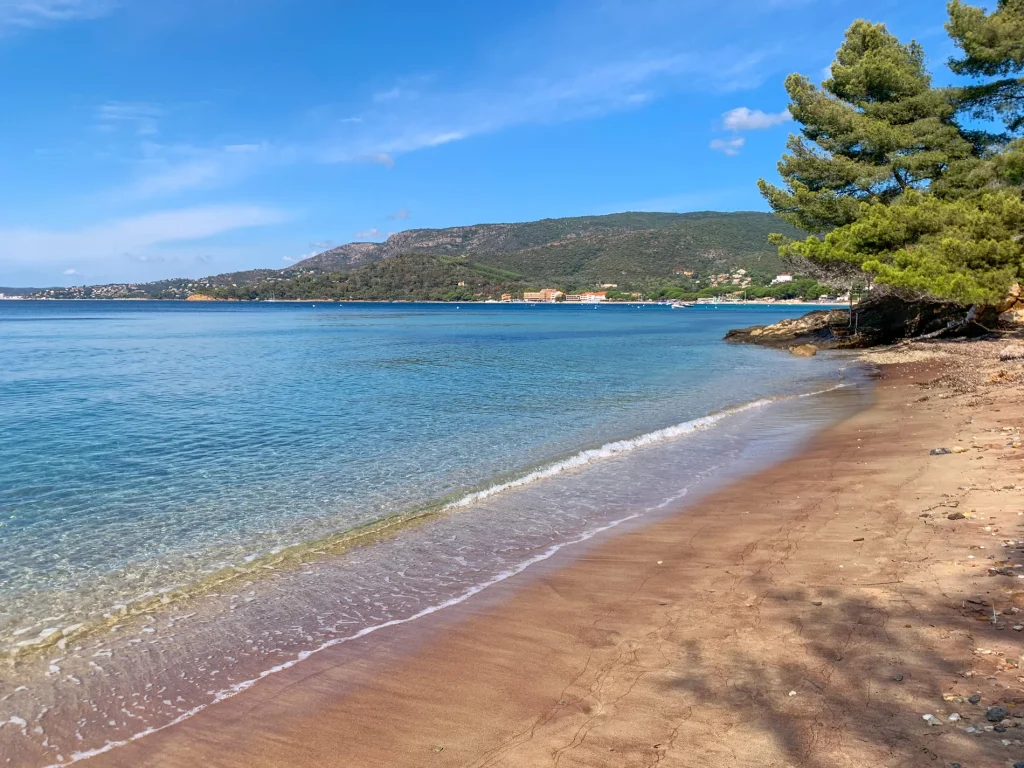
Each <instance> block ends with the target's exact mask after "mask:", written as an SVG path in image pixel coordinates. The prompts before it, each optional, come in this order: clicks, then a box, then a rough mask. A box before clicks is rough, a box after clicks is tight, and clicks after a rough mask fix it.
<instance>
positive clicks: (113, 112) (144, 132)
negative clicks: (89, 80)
mask: <svg viewBox="0 0 1024 768" xmlns="http://www.w3.org/2000/svg"><path fill="white" fill-rule="evenodd" d="M163 112H164V111H163V108H161V107H160V105H159V104H153V103H151V102H148V101H108V102H107V103H106V104H101V105H100V106H99V107H97V108H96V127H97V128H98V129H99V130H101V131H106V132H110V131H115V130H117V129H118V128H120V127H122V126H128V127H130V128H131V129H132V130H134V131H135V133H137V134H139V135H140V136H149V135H152V134H155V133H157V132H158V122H157V121H158V120H159V118H160V117H161V116H162V115H163Z"/></svg>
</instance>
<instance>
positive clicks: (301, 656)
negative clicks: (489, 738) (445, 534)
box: [44, 513, 640, 768]
mask: <svg viewBox="0 0 1024 768" xmlns="http://www.w3.org/2000/svg"><path fill="white" fill-rule="evenodd" d="M638 517H640V513H636V514H632V515H628V516H626V517H623V518H621V519H619V520H615V521H613V522H611V523H608V524H607V525H603V526H601V527H599V528H594V529H593V530H590V531H587V532H586V533H584V534H581V535H580V536H577V537H576V538H575V539H570V540H569V541H564V542H561V543H559V544H553V545H552V546H550V547H548V548H547V549H546V550H544V551H543V552H542V553H540V554H539V555H535V556H534V557H531V558H530V559H529V560H526V561H524V562H522V563H519V564H518V565H517V566H515V567H514V568H509V569H508V570H505V571H502V572H501V573H499V574H497V575H496V576H494V577H493V578H491V579H489V580H487V581H485V582H483V583H482V584H477V585H475V586H472V587H470V588H469V589H467V590H466V591H465V592H463V593H462V594H460V595H458V596H456V597H453V598H451V599H449V600H445V601H444V602H442V603H438V604H437V605H431V606H429V607H427V608H424V609H423V610H421V611H419V612H418V613H414V614H413V615H412V616H407V617H406V618H404V619H392V620H391V621H385V622H383V623H381V624H375V625H373V626H370V627H364V628H363V629H361V630H359V631H358V632H355V633H354V634H351V635H347V636H345V637H335V638H332V639H330V640H327V641H325V642H323V643H321V644H320V645H318V646H317V647H316V648H312V649H310V650H308V651H302V652H301V653H298V654H296V656H295V658H294V659H289V660H288V661H285V662H282V663H281V664H277V665H275V666H273V667H271V668H270V669H266V670H264V671H263V672H260V674H259V675H257V676H256V677H254V678H252V679H250V680H245V681H243V682H241V683H235V684H234V685H232V686H231V687H230V688H225V689H223V690H220V691H218V692H217V693H216V694H215V695H214V697H213V699H212V700H211V701H208V702H207V703H205V704H200V705H199V706H196V707H193V708H192V709H190V710H188V711H187V712H184V713H182V714H181V715H179V716H178V717H176V718H175V719H174V720H172V721H170V722H169V723H165V724H164V725H161V726H154V727H151V728H147V729H145V730H144V731H140V732H139V733H136V734H134V735H133V736H129V737H128V738H127V739H122V740H120V741H110V742H107V743H106V744H104V745H103V746H102V747H96V748H95V749H89V750H84V751H82V752H74V753H72V755H71V757H70V759H68V760H65V761H63V762H60V763H51V764H50V765H47V766H44V768H61V766H65V765H70V764H71V763H77V762H79V761H80V760H87V759H88V758H90V757H95V756H96V755H102V754H104V753H105V752H110V751H111V750H113V749H117V748H118V747H123V746H125V745H127V744H130V743H132V742H133V741H138V740H139V739H142V738H145V737H146V736H151V735H152V734H154V733H157V732H159V731H162V730H164V729H166V728H170V727H171V726H173V725H177V724H178V723H181V722H184V721H185V720H189V719H191V718H193V717H195V716H196V715H198V714H199V713H200V712H202V711H203V710H204V709H207V708H209V707H212V706H213V705H214V704H219V703H220V702H222V701H225V700H226V699H230V698H232V697H234V696H237V695H238V694H240V693H242V692H243V691H247V690H249V689H250V688H252V687H253V686H254V685H256V683H258V682H259V681H260V680H263V679H265V678H267V677H270V676H271V675H276V674H278V673H280V672H284V671H285V670H286V669H291V668H292V667H294V666H295V665H296V664H298V663H300V662H303V661H305V660H306V659H308V658H309V657H310V656H313V655H315V654H317V653H320V652H322V651H326V650H327V649H328V648H333V647H334V646H337V645H341V644H342V643H349V642H352V641H353V640H358V639H360V638H362V637H366V636H367V635H370V634H373V633H374V632H377V631H379V630H381V629H387V628H389V627H396V626H399V625H401V624H408V623H409V622H412V621H416V620H417V619H422V618H423V617H424V616H429V615H430V614H432V613H437V612H438V611H441V610H443V609H445V608H451V607H452V606H455V605H458V604H459V603H464V602H465V601H466V600H468V599H469V598H471V597H473V596H474V595H478V594H480V593H481V592H483V591H484V590H485V589H488V588H489V587H493V586H494V585H495V584H500V583H501V582H503V581H505V580H506V579H510V578H512V577H513V576H516V575H518V574H520V573H522V572H523V571H525V570H526V569H527V568H529V567H530V566H532V565H536V564H537V563H540V562H543V561H545V560H548V559H550V558H551V557H553V556H554V555H555V554H557V553H558V551H559V550H561V549H564V548H565V547H568V546H571V545H573V544H579V543H581V542H584V541H586V540H587V539H592V538H593V537H594V536H597V535H598V534H600V533H604V532H605V531H609V530H611V529H612V528H615V527H617V526H619V525H622V523H625V522H628V521H630V520H634V519H636V518H638Z"/></svg>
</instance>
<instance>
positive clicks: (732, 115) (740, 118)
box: [722, 107, 793, 131]
mask: <svg viewBox="0 0 1024 768" xmlns="http://www.w3.org/2000/svg"><path fill="white" fill-rule="evenodd" d="M792 119H793V117H792V115H790V114H789V110H788V109H784V110H782V111H781V112H762V111H761V110H760V109H749V108H748V107H736V109H730V110H729V111H728V112H726V113H725V114H724V115H722V127H723V128H725V129H726V130H727V131H759V130H762V129H764V128H771V127H772V126H776V125H780V124H782V123H785V122H788V121H789V120H792Z"/></svg>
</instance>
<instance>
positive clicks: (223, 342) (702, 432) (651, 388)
mask: <svg viewBox="0 0 1024 768" xmlns="http://www.w3.org/2000/svg"><path fill="white" fill-rule="evenodd" d="M802 311H803V310H802V309H800V308H794V307H778V308H775V307H772V308H760V307H758V308H751V307H733V308H718V309H714V308H694V309H689V310H685V311H672V310H669V309H668V308H665V307H635V306H634V307H627V306H599V307H596V308H595V307H565V306H543V305H542V306H526V305H465V304H464V305H407V304H343V305H336V304H317V305H316V306H313V305H308V304H270V305H268V304H263V305H250V304H214V305H188V304H177V303H128V302H0V653H7V654H8V655H10V656H11V657H12V658H16V659H17V661H16V663H15V665H14V666H13V668H12V669H14V670H15V672H14V673H13V674H11V675H9V676H6V677H5V678H3V679H2V680H0V755H3V754H10V755H12V756H16V763H22V762H23V763H24V764H26V765H47V764H60V763H63V762H68V761H70V760H72V759H74V758H75V756H76V755H77V756H82V755H85V754H88V753H89V751H90V750H95V749H103V748H105V745H109V744H110V743H113V742H116V741H118V740H123V739H128V738H133V737H135V736H137V735H138V734H140V733H143V732H145V731H146V730H147V729H152V728H158V727H162V726H163V725H166V724H167V723H169V722H172V721H174V720H175V719H180V718H182V717H185V716H188V715H189V714H190V713H192V712H194V711H198V710H199V709H201V708H202V707H204V706H207V705H209V704H210V703H211V702H213V701H216V700H217V699H219V698H223V697H225V696H228V695H231V694H233V693H235V692H237V691H238V690H242V689H244V688H245V687H247V686H248V685H250V684H251V683H252V681H253V680H255V679H258V678H259V676H260V675H261V674H265V673H267V671H268V670H272V669H274V668H278V667H281V666H287V665H290V664H292V663H294V662H295V661H296V660H297V659H301V658H302V657H304V656H305V655H306V654H308V653H309V652H311V651H315V650H316V649H317V648H321V647H326V646H330V645H333V644H337V643H340V642H345V641H346V640H347V639H348V638H351V637H355V636H360V635H362V634H365V633H367V632H372V631H374V629H375V628H377V627H380V626H382V625H388V624H391V623H395V622H404V621H409V620H412V619H414V618H415V617H417V616H419V615H421V614H423V613H424V612H430V611H433V610H436V609H437V608H438V607H441V606H444V605H447V604H450V603H452V602H457V601H459V600H461V599H464V598H465V597H466V596H467V595H470V594H472V593H474V592H475V591H477V590H479V589H480V588H483V587H485V586H486V585H487V584H490V583H493V582H495V581H496V580H500V579H503V578H506V577H507V576H508V575H510V574H514V573H516V572H518V571H520V570H522V569H523V568H524V567H526V566H527V565H528V564H530V563H532V562H536V561H539V560H541V559H544V558H546V557H548V556H550V555H551V554H552V553H553V552H555V551H557V550H558V549H560V548H562V547H565V546H567V545H569V544H572V543H573V542H578V541H582V540H585V539H587V538H589V537H590V536H592V535H594V534H595V533H597V532H599V531H601V530H604V529H607V528H608V527H613V526H615V525H618V524H619V523H621V522H622V521H624V520H631V519H635V518H636V517H638V516H643V515H645V514H648V515H650V514H656V513H657V512H658V510H664V509H668V508H671V507H673V506H675V505H678V503H679V502H680V500H681V499H683V498H684V497H686V496H687V495H688V494H690V495H693V494H695V493H697V492H699V491H700V490H701V489H703V488H707V487H710V486H711V485H712V484H713V483H714V482H717V481H720V480H721V479H722V478H724V477H727V476H731V475H734V474H735V473H737V472H740V471H745V470H748V469H751V468H755V467H756V466H759V465H760V464H763V462H765V461H767V460H770V459H771V458H773V457H777V456H779V455H783V454H784V453H785V452H786V451H788V450H791V449H792V448H793V447H794V446H795V445H797V444H798V443H799V441H800V439H802V438H803V437H805V436H806V435H807V434H808V432H809V431H811V430H813V429H814V428H816V427H817V426H820V425H821V424H824V423H828V422H829V421H830V420H833V419H835V418H837V417H838V416H839V415H841V414H843V413H846V412H849V410H850V409H852V408H855V407H858V406H859V405H860V403H861V402H862V400H863V397H864V395H863V390H861V389H860V388H858V387H846V388H845V389H839V390H835V389H834V387H835V386H836V384H837V383H840V382H841V381H843V373H842V370H841V369H842V361H840V360H837V359H829V358H827V357H819V358H814V359H797V358H793V357H792V356H789V355H785V354H780V353H778V352H774V351H771V350H764V349H758V348H754V347H746V346H732V345H725V344H723V343H721V341H720V339H721V337H722V336H723V334H724V333H725V331H726V330H727V329H729V328H732V327H737V326H743V325H750V324H754V323H761V322H772V321H775V320H778V319H781V318H782V317H784V316H794V315H796V314H799V313H800V312H802ZM824 391H829V393H828V394H824V395H817V396H813V397H794V396H796V395H800V394H804V393H809V392H824ZM737 406H740V407H739V408H737ZM724 408H732V409H733V410H729V411H726V412H725V413H716V412H719V411H720V410H721V409H724ZM708 414H716V415H714V416H713V417H712V418H710V419H705V418H703V417H706V416H707V415H708ZM666 428H668V429H666ZM609 444H611V445H609ZM602 446H603V447H602ZM423 512H429V514H428V515H427V516H425V517H421V518H419V519H418V521H417V523H418V524H416V525H407V524H403V523H406V522H407V521H408V518H409V516H410V515H415V514H417V513H423ZM381 520H389V521H392V524H391V525H390V526H389V527H388V528H386V529H385V530H383V531H379V530H378V531H375V532H374V535H373V537H372V539H371V541H372V542H375V543H368V542H367V541H365V540H364V541H362V542H360V543H362V544H363V546H360V547H358V548H355V549H349V550H347V551H341V548H340V547H339V546H338V541H337V538H338V534H340V533H343V532H346V531H351V530H352V529H353V528H356V527H359V526H366V525H367V524H372V523H374V522H378V521H381ZM287 547H293V548H292V549H290V550H288V549H286V550H285V552H284V554H277V553H280V552H281V550H282V549H284V548H287ZM225 574H227V575H229V576H230V577H231V578H227V579H226V580H225V578H224V576H225ZM79 625H81V626H79ZM168 670H170V672H169V671H168ZM172 673H173V674H172ZM128 701H130V702H131V704H130V706H126V704H125V702H128ZM4 723H6V725H3V724H4ZM22 723H24V726H23V725H22Z"/></svg>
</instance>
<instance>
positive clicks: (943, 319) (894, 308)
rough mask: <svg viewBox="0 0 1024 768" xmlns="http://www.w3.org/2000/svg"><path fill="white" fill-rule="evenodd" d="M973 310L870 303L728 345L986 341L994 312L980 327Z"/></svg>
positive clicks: (752, 332) (888, 300) (744, 335)
mask: <svg viewBox="0 0 1024 768" xmlns="http://www.w3.org/2000/svg"><path fill="white" fill-rule="evenodd" d="M967 312H968V310H967V308H966V307H964V306H962V305H960V304H954V303H952V302H945V301H928V300H920V301H906V300H904V299H901V298H899V297H898V296H892V295H889V296H880V297H877V298H875V297H872V298H868V299H865V300H864V301H862V302H860V303H859V304H857V305H856V306H855V307H854V308H853V317H852V319H851V316H850V310H848V309H830V310H821V309H819V310H815V311H814V312H809V313H808V314H806V315H804V316H802V317H798V318H795V319H792V320H782V321H780V322H778V323H774V324H772V325H755V326H752V327H750V328H738V329H734V330H731V331H729V332H728V333H727V334H726V335H725V340H726V341H732V342H736V343H746V344H759V345H763V346H769V347H776V348H779V349H789V348H790V347H793V346H800V345H804V344H813V345H814V346H815V347H817V348H818V349H856V348H863V347H872V346H875V345H878V344H891V343H893V342H895V341H899V340H900V339H906V338H913V337H915V336H923V335H926V334H938V335H943V336H946V337H953V336H980V335H982V334H984V333H987V332H988V330H989V329H990V328H991V327H992V326H994V325H995V323H996V320H997V317H998V315H997V313H996V311H995V308H994V307H987V308H981V309H979V310H977V314H976V317H975V318H974V320H975V322H970V323H966V322H964V321H965V319H966V317H967Z"/></svg>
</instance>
